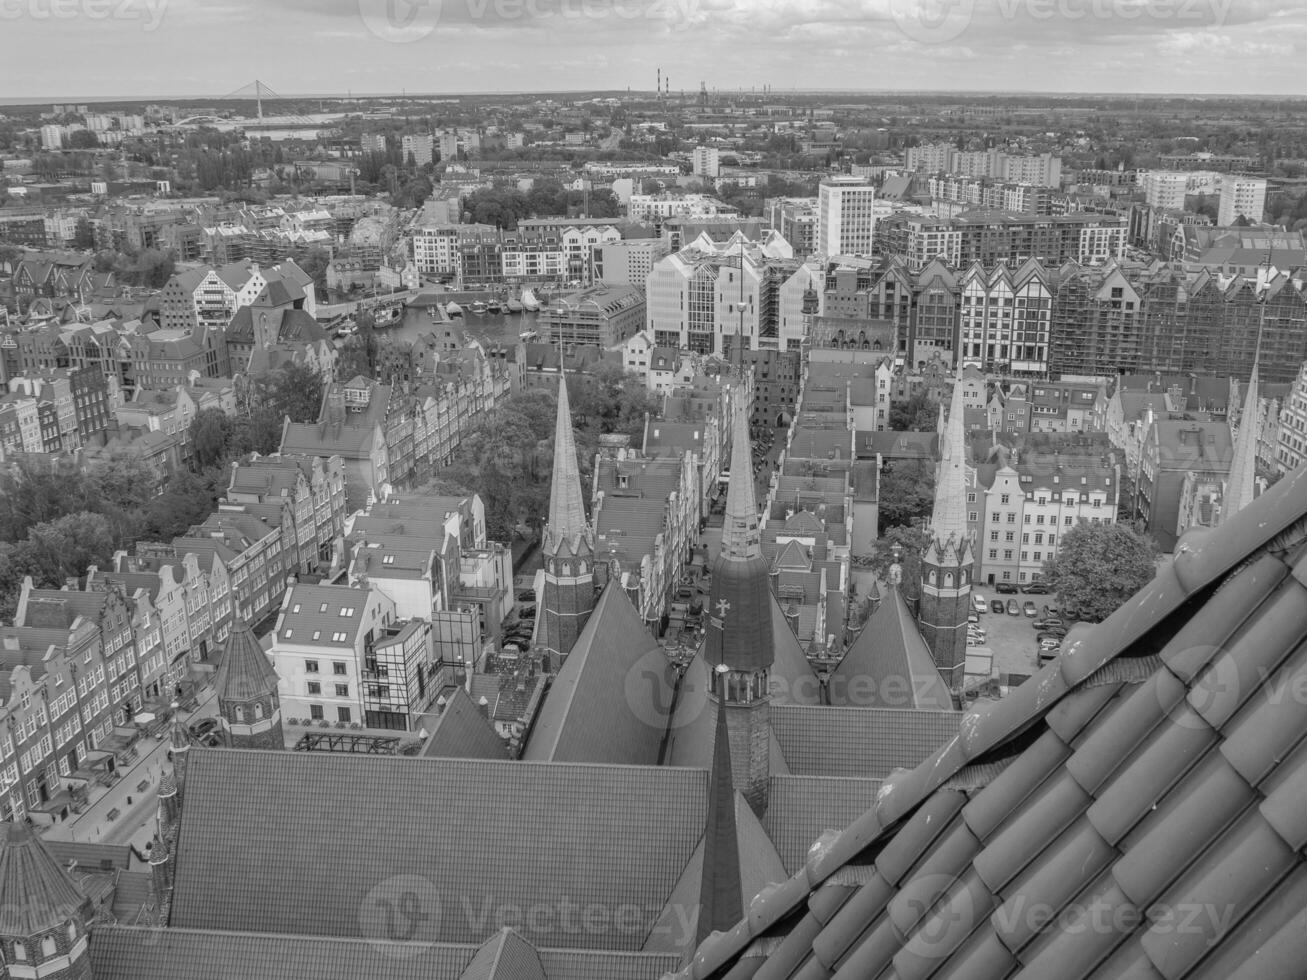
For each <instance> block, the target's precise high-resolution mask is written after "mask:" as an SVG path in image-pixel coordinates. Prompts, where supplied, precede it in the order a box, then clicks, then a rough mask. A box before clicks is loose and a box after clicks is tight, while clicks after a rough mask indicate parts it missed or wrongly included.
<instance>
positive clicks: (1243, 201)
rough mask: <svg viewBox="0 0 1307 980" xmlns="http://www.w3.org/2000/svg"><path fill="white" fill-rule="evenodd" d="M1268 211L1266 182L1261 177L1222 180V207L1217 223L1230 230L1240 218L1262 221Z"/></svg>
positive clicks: (1232, 177) (1229, 177) (1234, 177)
mask: <svg viewBox="0 0 1307 980" xmlns="http://www.w3.org/2000/svg"><path fill="white" fill-rule="evenodd" d="M1265 211H1266V181H1265V180H1264V179H1262V178H1260V177H1238V176H1234V175H1230V176H1226V177H1222V178H1221V207H1220V210H1219V211H1218V212H1217V217H1216V223H1217V224H1218V225H1220V226H1221V227H1222V228H1228V227H1229V226H1230V225H1232V224H1234V223H1235V222H1236V221H1238V220H1239V219H1240V218H1247V219H1248V220H1249V221H1254V222H1255V221H1261V220H1262V216H1263V213H1264V212H1265Z"/></svg>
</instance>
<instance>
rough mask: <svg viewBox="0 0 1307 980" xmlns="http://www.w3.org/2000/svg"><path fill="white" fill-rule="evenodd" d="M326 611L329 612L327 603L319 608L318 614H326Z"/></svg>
mask: <svg viewBox="0 0 1307 980" xmlns="http://www.w3.org/2000/svg"><path fill="white" fill-rule="evenodd" d="M326 611H327V604H326V603H325V602H324V603H323V604H322V605H320V606H318V612H320V613H324V612H326Z"/></svg>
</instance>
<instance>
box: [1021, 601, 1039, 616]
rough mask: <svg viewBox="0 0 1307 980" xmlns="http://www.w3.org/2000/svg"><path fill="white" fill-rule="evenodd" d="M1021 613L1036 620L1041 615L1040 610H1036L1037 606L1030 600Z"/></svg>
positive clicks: (1026, 602) (1023, 606)
mask: <svg viewBox="0 0 1307 980" xmlns="http://www.w3.org/2000/svg"><path fill="white" fill-rule="evenodd" d="M1021 611H1022V612H1023V613H1025V614H1026V615H1027V616H1029V617H1030V618H1031V619H1034V618H1035V617H1036V616H1038V615H1039V610H1038V609H1036V608H1035V604H1034V603H1033V602H1031V601H1030V600H1029V599H1027V600H1026V601H1025V602H1024V603H1023V604H1022V606H1021Z"/></svg>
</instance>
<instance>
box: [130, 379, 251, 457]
mask: <svg viewBox="0 0 1307 980" xmlns="http://www.w3.org/2000/svg"><path fill="white" fill-rule="evenodd" d="M197 380H198V379H197ZM197 380H192V381H191V382H190V383H187V384H179V385H177V386H175V387H173V388H141V389H138V390H137V391H136V392H135V394H134V395H133V397H132V398H131V399H130V400H129V401H127V402H124V403H123V404H122V405H119V406H117V407H116V408H115V409H114V413H113V414H114V417H115V418H116V419H117V420H118V425H119V426H120V427H121V428H124V429H134V430H143V431H146V432H161V433H165V434H167V435H170V436H175V437H176V440H177V449H178V454H179V458H180V460H181V462H182V464H184V465H190V462H191V457H192V455H193V451H192V448H191V422H192V421H194V419H195V417H196V416H197V415H198V414H199V413H200V412H203V411H209V410H214V411H220V412H224V413H226V414H235V410H236V391H235V388H234V386H233V385H232V383H231V382H230V381H227V380H225V379H208V380H212V381H218V382H219V383H217V384H199V383H197Z"/></svg>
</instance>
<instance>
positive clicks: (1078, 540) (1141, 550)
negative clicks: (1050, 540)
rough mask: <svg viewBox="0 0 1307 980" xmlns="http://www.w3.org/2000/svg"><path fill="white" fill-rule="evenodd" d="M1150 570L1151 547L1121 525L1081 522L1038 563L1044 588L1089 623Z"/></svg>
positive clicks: (1097, 619)
mask: <svg viewBox="0 0 1307 980" xmlns="http://www.w3.org/2000/svg"><path fill="white" fill-rule="evenodd" d="M1156 573H1157V546H1156V545H1155V544H1154V543H1153V540H1152V539H1151V538H1149V537H1146V536H1145V535H1143V534H1140V533H1139V532H1138V531H1136V530H1135V529H1134V528H1132V527H1130V526H1128V525H1125V524H1090V523H1088V522H1086V521H1081V522H1080V523H1079V524H1077V525H1076V526H1075V527H1073V528H1072V529H1071V530H1070V531H1067V532H1066V533H1065V534H1064V535H1063V536H1062V542H1061V544H1060V545H1059V546H1058V550H1057V555H1056V557H1054V558H1051V559H1049V560H1048V561H1045V562H1044V581H1045V582H1046V583H1047V584H1048V587H1049V588H1050V589H1052V590H1053V592H1055V593H1056V594H1058V595H1059V596H1061V597H1062V599H1063V601H1064V602H1066V603H1067V604H1069V605H1071V606H1074V607H1075V608H1076V609H1077V610H1078V611H1079V613H1080V618H1081V619H1084V620H1085V621H1086V622H1091V623H1097V622H1101V621H1102V620H1104V619H1106V618H1107V617H1108V616H1110V615H1111V614H1112V613H1113V612H1115V611H1116V610H1117V608H1118V607H1119V606H1121V604H1122V603H1124V602H1125V601H1126V600H1127V599H1129V598H1130V597H1131V596H1132V595H1134V594H1135V593H1136V592H1138V591H1139V590H1140V589H1142V588H1143V587H1144V586H1145V585H1147V584H1148V583H1149V582H1150V581H1152V579H1153V576H1154V575H1155V574H1156Z"/></svg>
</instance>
